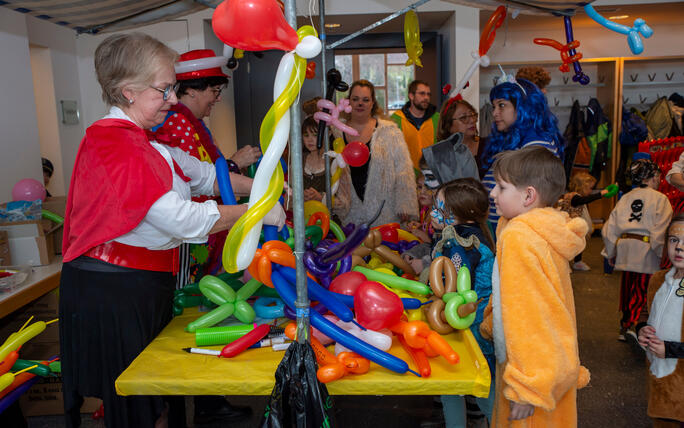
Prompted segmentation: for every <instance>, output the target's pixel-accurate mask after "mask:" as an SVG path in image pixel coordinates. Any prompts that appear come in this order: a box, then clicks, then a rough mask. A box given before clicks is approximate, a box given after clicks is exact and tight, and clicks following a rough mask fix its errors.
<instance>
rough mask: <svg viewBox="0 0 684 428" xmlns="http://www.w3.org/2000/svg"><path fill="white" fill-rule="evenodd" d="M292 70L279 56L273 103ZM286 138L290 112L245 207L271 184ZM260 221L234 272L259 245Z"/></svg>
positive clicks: (279, 126)
mask: <svg viewBox="0 0 684 428" xmlns="http://www.w3.org/2000/svg"><path fill="white" fill-rule="evenodd" d="M293 66H294V55H293V54H292V53H290V52H288V53H286V54H285V55H283V58H282V59H281V60H280V64H279V65H278V71H277V72H276V77H275V82H274V84H273V99H274V100H275V99H277V98H278V96H280V94H281V93H282V92H283V90H284V89H285V87H286V86H287V83H288V81H289V80H290V73H291V72H292V68H293ZM289 134H290V112H289V111H287V112H286V113H285V114H284V115H283V117H282V118H281V119H280V120H279V121H278V122H277V123H276V127H275V131H274V133H273V138H272V139H271V142H270V144H269V146H268V149H266V152H265V153H264V156H263V158H262V159H261V163H260V164H259V168H257V171H256V174H255V175H254V182H253V183H252V191H251V192H250V195H249V205H250V206H252V205H254V204H255V203H256V202H257V201H259V200H260V199H261V198H262V197H263V196H264V194H265V193H266V190H267V189H268V184H269V182H270V180H271V176H272V175H273V173H274V171H275V169H276V166H277V165H278V164H279V163H280V157H281V156H282V154H283V151H284V150H285V146H286V145H287V139H288V137H289ZM262 225H263V222H262V221H259V222H258V223H257V224H256V225H254V227H253V228H251V229H250V230H249V231H248V232H247V233H246V235H245V239H244V240H243V241H242V245H240V247H239V248H238V254H237V258H236V264H237V268H238V270H244V269H247V267H248V266H249V264H250V263H251V262H252V259H253V258H254V253H255V252H256V249H257V245H258V244H259V236H260V235H261V226H262Z"/></svg>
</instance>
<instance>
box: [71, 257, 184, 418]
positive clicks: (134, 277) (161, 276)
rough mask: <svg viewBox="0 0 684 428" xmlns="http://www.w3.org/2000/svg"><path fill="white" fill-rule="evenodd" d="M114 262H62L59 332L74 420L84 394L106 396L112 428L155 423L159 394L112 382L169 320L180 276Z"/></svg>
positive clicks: (106, 411)
mask: <svg viewBox="0 0 684 428" xmlns="http://www.w3.org/2000/svg"><path fill="white" fill-rule="evenodd" d="M77 260H78V259H77ZM109 266H111V265H109ZM112 267H113V268H114V270H115V271H112V272H103V271H97V270H87V269H83V266H82V265H80V264H78V263H65V264H64V266H63V268H62V276H61V280H60V300H59V339H60V343H61V358H62V375H63V379H64V385H63V389H64V410H65V415H66V418H67V421H66V423H67V426H69V427H70V426H78V425H79V423H80V416H79V414H78V412H79V408H80V405H81V403H82V397H84V396H86V397H98V398H101V399H102V400H103V402H104V417H105V424H106V426H107V427H110V428H112V427H136V428H138V427H153V426H154V423H155V421H156V420H157V418H158V417H159V416H160V414H161V412H162V410H163V409H164V402H163V400H162V398H161V397H152V396H135V397H121V396H118V395H117V394H116V391H115V389H114V381H115V380H116V378H117V377H118V376H119V375H120V374H121V373H122V372H123V371H124V370H125V369H126V368H127V367H128V365H129V364H130V363H131V362H132V361H133V360H134V359H135V358H136V357H137V356H138V354H140V352H142V350H143V349H144V348H145V347H146V346H147V345H148V344H149V343H150V342H151V341H152V340H153V339H154V338H155V337H156V336H157V334H159V332H160V331H161V330H162V329H163V328H164V327H165V326H166V325H167V324H168V323H169V321H171V318H172V300H173V289H174V283H175V279H174V276H173V275H172V274H171V273H165V272H151V271H142V270H134V269H120V268H118V267H116V266H112Z"/></svg>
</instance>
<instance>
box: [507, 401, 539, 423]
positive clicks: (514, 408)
mask: <svg viewBox="0 0 684 428" xmlns="http://www.w3.org/2000/svg"><path fill="white" fill-rule="evenodd" d="M508 402H509V404H510V405H511V414H510V416H509V417H508V420H518V419H527V418H529V417H530V416H532V415H533V414H534V406H533V405H531V404H521V403H516V402H515V401H510V400H508Z"/></svg>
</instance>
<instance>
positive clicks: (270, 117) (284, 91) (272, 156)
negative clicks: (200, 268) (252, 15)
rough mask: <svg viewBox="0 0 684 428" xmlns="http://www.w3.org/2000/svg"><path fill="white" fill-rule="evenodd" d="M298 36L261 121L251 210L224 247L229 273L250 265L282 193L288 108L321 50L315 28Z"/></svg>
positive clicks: (238, 224)
mask: <svg viewBox="0 0 684 428" xmlns="http://www.w3.org/2000/svg"><path fill="white" fill-rule="evenodd" d="M297 36H298V37H299V44H298V45H297V47H296V48H295V51H294V52H288V53H286V54H285V55H283V58H282V59H281V61H280V65H279V66H278V72H277V73H276V78H275V83H274V85H273V94H274V95H273V96H274V98H275V101H274V103H273V105H272V106H271V108H270V109H269V110H268V112H267V113H266V116H265V117H264V120H263V121H262V122H261V129H260V132H259V140H260V143H261V150H262V152H263V153H264V157H263V159H262V160H261V163H260V164H259V168H258V169H257V172H256V175H255V176H254V184H253V185H252V191H251V193H250V197H249V209H248V210H247V212H246V213H245V214H243V215H242V216H241V217H240V219H239V220H238V221H237V222H236V223H235V225H234V226H233V228H232V229H231V230H230V233H229V234H228V238H227V239H226V244H225V246H224V247H223V266H224V268H225V269H226V271H227V272H238V271H241V270H244V269H246V268H247V267H248V266H249V264H250V263H251V261H252V259H253V258H254V253H255V251H256V249H257V244H258V243H259V235H260V233H261V226H262V224H263V222H262V220H263V218H264V216H265V215H266V213H268V211H269V210H270V209H271V208H273V206H274V205H275V204H276V202H277V201H278V198H279V197H280V195H281V194H282V193H283V183H284V178H283V177H284V174H283V169H282V167H281V166H280V157H281V155H282V154H283V150H284V149H285V146H286V145H287V140H288V136H289V133H290V112H289V108H290V106H291V105H292V103H294V101H295V100H296V99H297V97H298V96H299V91H300V90H301V88H302V84H303V83H304V78H305V73H306V59H307V58H313V57H315V56H316V55H318V53H319V52H320V50H321V42H320V40H318V38H317V33H316V30H315V29H314V28H313V27H311V26H308V25H306V26H303V27H301V28H300V29H299V30H297ZM288 75H289V79H288V80H286V76H288ZM269 177H270V178H269Z"/></svg>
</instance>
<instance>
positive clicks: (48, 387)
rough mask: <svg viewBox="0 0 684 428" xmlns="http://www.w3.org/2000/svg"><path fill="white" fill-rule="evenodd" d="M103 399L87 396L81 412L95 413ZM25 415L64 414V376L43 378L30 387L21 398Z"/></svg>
mask: <svg viewBox="0 0 684 428" xmlns="http://www.w3.org/2000/svg"><path fill="white" fill-rule="evenodd" d="M101 404H102V400H100V399H99V398H93V397H86V398H85V400H84V401H83V405H82V406H81V413H93V412H94V411H96V410H97V409H99V408H100V405H101ZM19 405H20V406H21V411H22V413H23V414H24V416H46V415H63V414H64V395H63V394H62V377H61V376H59V377H49V378H43V379H42V380H40V381H38V383H36V384H35V385H33V386H32V387H31V388H29V390H28V391H26V392H25V393H24V394H23V395H22V396H21V398H20V399H19Z"/></svg>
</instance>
